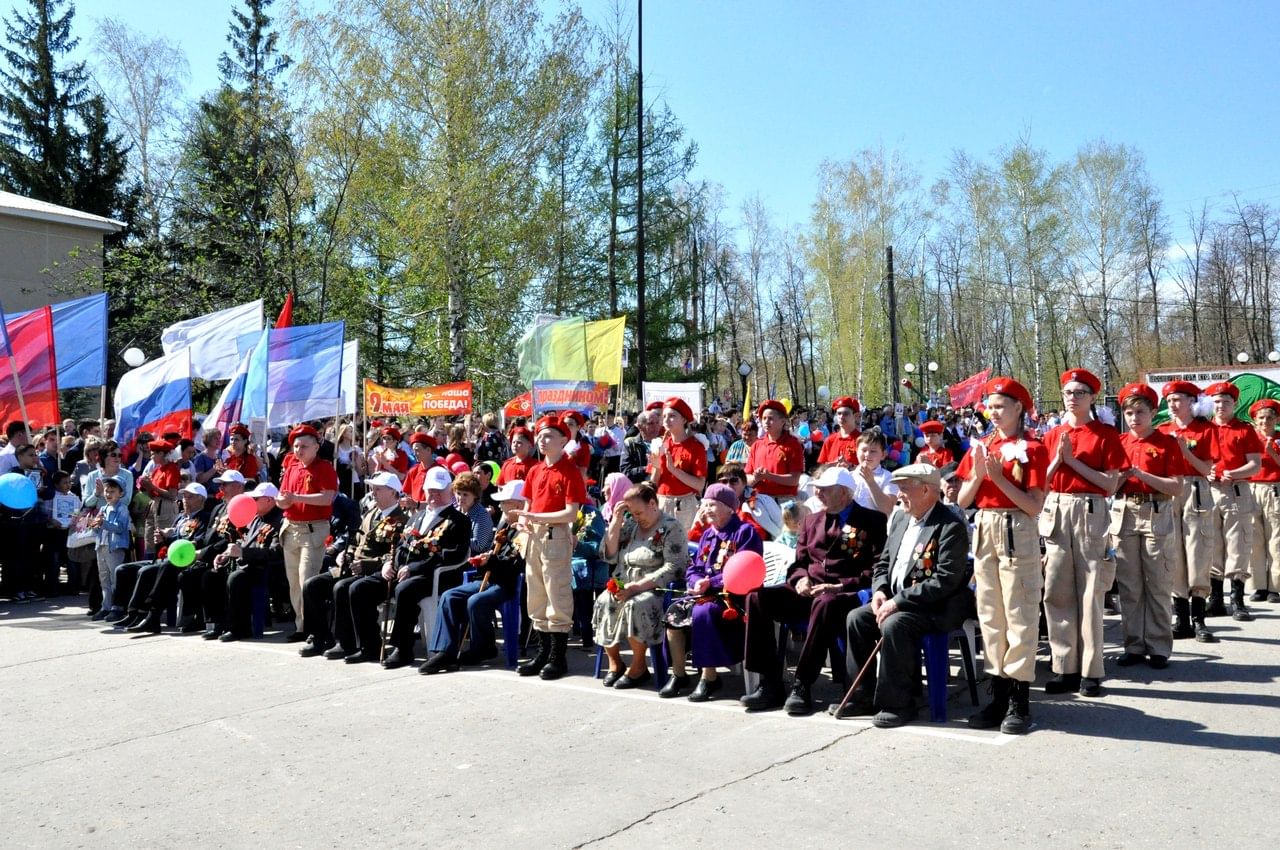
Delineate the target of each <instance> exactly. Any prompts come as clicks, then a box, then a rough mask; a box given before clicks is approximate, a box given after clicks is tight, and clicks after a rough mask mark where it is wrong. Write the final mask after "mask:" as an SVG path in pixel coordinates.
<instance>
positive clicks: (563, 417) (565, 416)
mask: <svg viewBox="0 0 1280 850" xmlns="http://www.w3.org/2000/svg"><path fill="white" fill-rule="evenodd" d="M570 420H572V421H574V422H577V423H578V427H579V428H581V427H582V426H584V425H586V424H587V417H586V416H584V415H582V412H581V411H579V410H566V411H565V412H564V413H561V414H560V421H561V422H562V423H564V424H565V425H568V424H569V422H570Z"/></svg>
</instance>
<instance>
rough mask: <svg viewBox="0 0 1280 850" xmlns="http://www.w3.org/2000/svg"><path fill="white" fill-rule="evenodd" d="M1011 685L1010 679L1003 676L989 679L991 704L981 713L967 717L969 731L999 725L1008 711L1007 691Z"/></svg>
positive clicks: (992, 727)
mask: <svg viewBox="0 0 1280 850" xmlns="http://www.w3.org/2000/svg"><path fill="white" fill-rule="evenodd" d="M1013 684H1014V682H1013V680H1012V679H1006V678H1005V677H1003V676H992V677H991V702H990V703H989V704H988V705H987V706H986V708H983V709H982V710H981V711H977V712H975V713H973V714H971V715H969V728H970V729H994V728H996V727H997V726H1000V725H1001V721H1002V720H1004V716H1005V714H1006V713H1007V712H1008V711H1009V689H1010V685H1013Z"/></svg>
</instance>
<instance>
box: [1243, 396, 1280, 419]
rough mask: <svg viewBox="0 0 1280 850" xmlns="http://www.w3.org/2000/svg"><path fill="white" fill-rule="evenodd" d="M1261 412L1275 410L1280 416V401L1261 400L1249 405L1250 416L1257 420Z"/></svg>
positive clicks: (1272, 399)
mask: <svg viewBox="0 0 1280 850" xmlns="http://www.w3.org/2000/svg"><path fill="white" fill-rule="evenodd" d="M1260 410H1274V411H1275V412H1276V413H1278V414H1280V401H1276V400H1275V399H1274V398H1260V399H1258V400H1257V401H1255V402H1254V403H1253V404H1251V405H1249V416H1251V417H1253V418H1255V419H1256V418H1257V416H1258V411H1260Z"/></svg>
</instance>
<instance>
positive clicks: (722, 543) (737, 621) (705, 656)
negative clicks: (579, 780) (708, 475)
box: [658, 484, 764, 702]
mask: <svg viewBox="0 0 1280 850" xmlns="http://www.w3.org/2000/svg"><path fill="white" fill-rule="evenodd" d="M737 512H738V497H737V496H736V495H735V494H734V492H733V488H731V487H729V486H728V485H726V484H712V485H711V486H710V487H708V488H707V489H706V492H705V493H703V494H702V504H701V505H700V507H699V510H698V517H697V519H696V520H695V521H694V524H695V525H698V524H703V525H706V526H707V530H706V531H704V532H703V533H702V537H701V538H700V539H699V540H698V550H697V552H695V553H694V555H693V559H692V560H691V561H690V562H689V566H688V568H687V570H686V571H685V582H686V584H687V586H688V588H689V595H688V596H682V597H680V598H679V599H677V600H676V601H675V602H673V603H672V604H671V607H669V608H668V609H667V614H666V622H667V644H668V646H669V647H670V655H671V677H670V678H669V679H667V683H666V684H665V685H663V687H662V690H660V691H659V692H658V696H660V697H665V698H667V699H670V698H671V697H675V696H679V695H680V693H681V691H683V690H684V689H685V688H687V687H688V686H689V676H687V675H686V674H685V664H684V661H685V651H686V649H687V648H688V646H689V641H690V637H692V641H693V666H694V667H700V668H701V669H702V676H701V678H699V679H698V684H697V686H696V687H694V689H693V693H691V694H689V699H690V700H692V701H693V702H706V701H707V700H709V699H711V697H712V695H713V694H715V692H716V691H718V690H720V688H721V687H723V685H722V683H721V682H720V679H719V676H718V674H717V673H716V668H717V667H732V666H733V665H734V664H737V663H738V662H739V661H741V660H742V650H743V644H744V641H745V639H746V638H745V634H746V633H745V631H744V628H743V623H742V616H743V612H744V610H745V608H744V607H743V605H744V603H743V599H742V597H741V596H730V595H728V594H726V593H725V592H724V565H725V564H726V563H728V561H729V558H731V557H732V556H733V554H734V553H735V552H741V551H743V550H750V551H752V552H757V553H759V554H763V553H764V544H763V542H762V541H761V540H760V534H759V532H757V531H756V529H755V527H754V526H752V525H751V524H750V523H747V522H743V521H742V520H741V519H740V518H739V517H738V513H737Z"/></svg>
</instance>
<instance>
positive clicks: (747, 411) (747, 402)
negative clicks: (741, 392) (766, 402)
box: [742, 384, 751, 422]
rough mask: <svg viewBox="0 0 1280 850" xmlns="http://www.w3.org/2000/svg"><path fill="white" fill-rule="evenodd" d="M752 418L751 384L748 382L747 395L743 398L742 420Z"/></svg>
mask: <svg viewBox="0 0 1280 850" xmlns="http://www.w3.org/2000/svg"><path fill="white" fill-rule="evenodd" d="M750 418H751V385H750V384H747V397H746V398H744V399H743V400H742V421H743V422H746V421H747V420H748V419H750Z"/></svg>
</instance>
